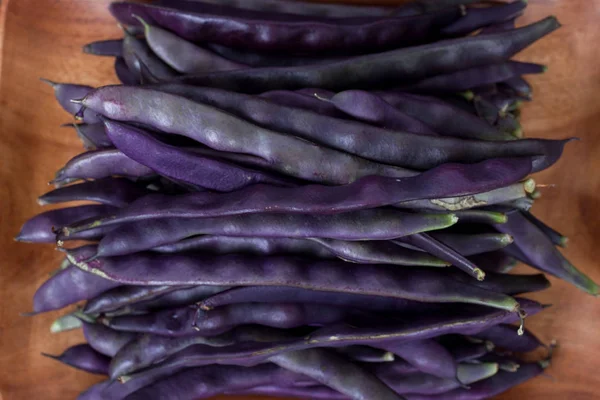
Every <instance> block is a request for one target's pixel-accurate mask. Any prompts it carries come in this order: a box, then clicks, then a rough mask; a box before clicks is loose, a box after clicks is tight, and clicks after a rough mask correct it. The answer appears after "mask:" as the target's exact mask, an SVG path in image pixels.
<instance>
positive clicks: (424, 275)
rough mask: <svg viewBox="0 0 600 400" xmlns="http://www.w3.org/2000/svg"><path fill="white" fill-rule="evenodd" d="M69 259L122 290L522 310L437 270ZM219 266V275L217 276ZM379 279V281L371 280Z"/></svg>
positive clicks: (278, 261) (290, 262)
mask: <svg viewBox="0 0 600 400" xmlns="http://www.w3.org/2000/svg"><path fill="white" fill-rule="evenodd" d="M84 256H87V254H85V255H84ZM68 257H69V259H70V260H71V262H75V263H76V265H77V266H78V267H80V268H83V269H85V270H87V271H90V272H93V273H96V274H99V275H101V276H102V277H104V278H108V279H112V280H115V281H119V282H121V283H124V284H142V285H143V284H145V285H194V284H201V285H217V286H227V285H236V286H256V285H259V286H293V287H299V288H304V289H312V290H318V291H330V292H342V293H356V294H371V295H379V296H384V297H396V298H404V299H408V300H417V301H424V302H463V303H473V304H482V305H487V306H489V307H495V308H500V309H504V310H511V311H513V312H514V311H517V310H518V308H519V304H518V302H517V301H516V300H515V299H513V298H512V297H509V296H506V295H502V294H500V293H495V292H492V291H487V290H484V289H480V288H478V287H476V286H471V285H469V284H464V283H461V282H459V281H457V280H456V279H453V278H452V277H449V276H448V275H447V274H444V273H442V271H439V270H436V269H433V268H431V269H429V268H428V269H406V270H404V269H403V270H402V271H398V270H394V269H391V268H389V267H385V266H377V265H367V264H364V265H363V264H351V265H350V266H349V265H348V263H346V262H343V261H337V260H327V261H307V260H305V259H299V258H292V257H280V256H271V257H251V256H246V255H244V256H240V255H235V254H233V255H225V256H208V255H202V256H199V255H194V256H187V255H167V256H164V255H156V254H147V253H138V254H135V255H130V256H122V257H111V258H96V259H94V260H92V261H88V262H83V260H82V258H81V256H79V255H78V254H77V252H74V251H69V252H68ZM86 258H89V256H88V257H86ZM84 259H85V258H84ZM167 265H168V268H167V267H166V266H167ZM216 265H218V266H219V267H218V270H215V266H216ZM375 276H376V277H377V279H373V277H375Z"/></svg>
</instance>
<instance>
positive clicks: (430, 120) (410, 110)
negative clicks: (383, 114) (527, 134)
mask: <svg viewBox="0 0 600 400" xmlns="http://www.w3.org/2000/svg"><path fill="white" fill-rule="evenodd" d="M363 93H366V92H363V91H358V90H349V91H346V92H341V93H339V94H337V95H336V96H335V97H334V98H333V99H332V101H335V98H336V97H338V96H347V98H342V99H340V100H339V101H342V100H344V101H347V102H350V103H353V102H356V104H360V102H361V101H362V100H361V97H362V96H363ZM376 93H377V94H379V95H380V96H381V98H382V99H383V100H384V101H385V102H387V103H389V104H391V105H392V106H393V107H395V108H396V109H398V110H399V111H401V112H403V113H405V114H407V115H409V116H411V117H413V118H416V119H418V120H420V121H421V122H423V123H425V124H427V125H429V126H430V127H431V128H432V129H433V130H434V131H435V132H436V133H438V134H440V135H447V136H454V137H458V138H464V139H477V140H513V139H514V137H512V136H509V135H502V134H501V133H499V132H498V130H497V129H495V128H494V127H492V126H490V125H489V124H487V123H486V122H485V121H482V120H480V119H479V118H477V117H476V116H474V115H472V114H469V113H467V112H465V111H463V110H461V109H459V108H457V107H454V106H453V105H451V104H449V103H447V102H444V101H442V100H438V99H437V98H435V97H431V96H422V95H415V94H408V93H402V92H398V91H392V92H376Z"/></svg>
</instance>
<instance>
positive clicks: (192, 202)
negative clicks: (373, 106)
mask: <svg viewBox="0 0 600 400" xmlns="http://www.w3.org/2000/svg"><path fill="white" fill-rule="evenodd" d="M530 172H531V162H530V160H528V159H526V158H514V159H492V160H487V161H484V162H481V163H477V164H473V165H469V164H467V165H461V164H445V165H441V166H439V167H436V168H434V169H432V170H430V171H426V172H423V173H421V174H420V175H418V176H416V177H412V178H405V179H399V180H398V179H392V178H385V177H374V176H370V177H366V178H362V179H360V180H358V181H356V182H354V183H352V184H349V185H345V186H324V185H306V186H303V187H300V188H282V187H274V186H266V185H253V186H249V187H247V188H244V189H241V190H238V191H235V192H230V193H219V194H216V193H209V192H204V193H193V194H184V195H180V196H165V195H159V194H153V195H151V196H145V197H144V198H142V199H140V200H138V201H136V202H135V203H133V204H132V205H131V206H129V207H127V208H125V209H123V210H122V211H120V212H119V214H118V215H116V216H114V217H110V218H106V219H103V220H94V221H92V222H89V221H88V223H81V224H76V225H71V226H66V227H65V228H64V229H63V234H64V235H67V236H68V235H70V234H72V233H76V232H79V231H83V230H86V229H90V228H94V227H100V226H108V225H113V224H121V223H125V222H132V221H142V220H148V219H155V218H156V219H160V218H203V217H214V216H226V215H238V214H245V213H259V212H287V213H310V214H333V213H340V212H347V211H355V210H361V209H367V208H374V207H382V206H386V205H391V204H398V203H402V202H407V201H410V200H413V199H424V198H433V199H435V198H443V197H446V196H448V195H468V194H473V193H480V192H485V191H487V190H490V189H495V188H497V187H502V186H505V185H507V184H510V183H511V182H514V181H518V180H519V179H521V178H523V177H524V176H526V175H527V174H529V173H530ZM467 203H471V202H468V201H467ZM502 222H504V219H502Z"/></svg>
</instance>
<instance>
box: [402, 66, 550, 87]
mask: <svg viewBox="0 0 600 400" xmlns="http://www.w3.org/2000/svg"><path fill="white" fill-rule="evenodd" d="M545 71H546V67H545V66H544V65H540V64H532V63H524V62H519V61H508V62H506V63H502V64H490V65H485V66H482V67H475V68H468V69H464V70H460V71H456V72H453V73H450V74H444V75H438V76H432V77H431V78H426V79H423V80H421V81H419V82H415V83H413V84H410V85H407V86H403V87H402V89H403V90H410V91H417V92H434V93H439V92H442V93H446V92H449V93H458V92H464V91H466V90H469V89H473V88H476V87H478V86H483V85H488V84H491V83H499V82H506V81H511V82H512V80H513V79H522V78H520V76H521V75H526V74H541V73H543V72H545Z"/></svg>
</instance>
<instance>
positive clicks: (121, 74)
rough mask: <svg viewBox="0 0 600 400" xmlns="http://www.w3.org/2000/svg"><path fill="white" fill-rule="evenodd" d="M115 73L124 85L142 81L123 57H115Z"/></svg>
mask: <svg viewBox="0 0 600 400" xmlns="http://www.w3.org/2000/svg"><path fill="white" fill-rule="evenodd" d="M115 74H116V75H117V78H118V79H119V81H121V83H122V84H123V85H137V84H139V83H140V78H139V76H137V75H136V74H135V73H134V72H131V71H130V70H129V67H128V66H127V62H126V61H125V59H124V58H122V57H117V58H115Z"/></svg>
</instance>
